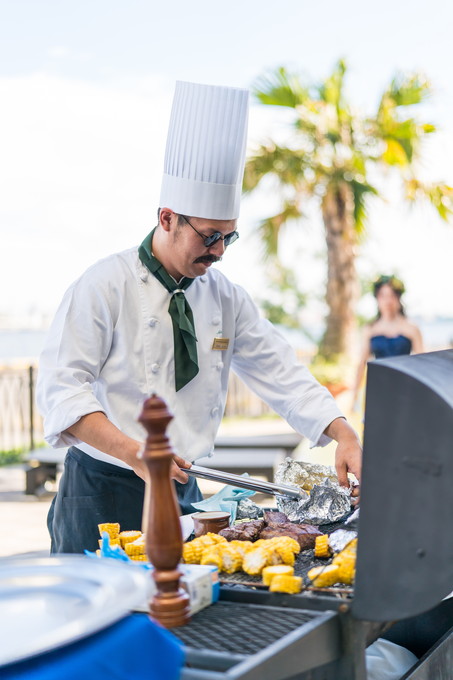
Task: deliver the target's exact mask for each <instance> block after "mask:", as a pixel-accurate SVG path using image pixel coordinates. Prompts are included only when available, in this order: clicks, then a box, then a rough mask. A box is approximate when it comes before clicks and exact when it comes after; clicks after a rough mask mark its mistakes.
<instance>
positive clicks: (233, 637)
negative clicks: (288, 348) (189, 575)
mask: <svg viewBox="0 0 453 680" xmlns="http://www.w3.org/2000/svg"><path fill="white" fill-rule="evenodd" d="M452 443H453V350H446V351H442V352H432V353H428V354H422V355H413V356H407V357H395V358H391V359H382V360H379V361H373V362H370V363H369V365H368V382H367V393H366V413H365V430H364V465H363V475H362V484H361V487H362V492H361V510H360V520H359V528H358V538H359V540H358V553H357V571H356V582H355V587H354V593H352V592H349V593H346V590H345V591H344V592H343V593H342V594H341V597H338V593H330V594H329V593H323V594H320V593H315V592H313V591H310V592H307V591H304V592H303V593H301V594H300V595H285V594H281V593H269V592H268V591H267V590H264V589H263V588H260V587H258V583H257V582H258V579H257V578H256V577H252V576H248V575H243V576H242V575H238V574H233V575H226V574H222V575H221V579H222V586H221V601H220V602H219V603H217V604H215V605H212V606H211V607H209V608H208V609H206V610H202V611H201V612H199V613H198V614H196V615H195V616H194V617H193V619H192V621H191V622H190V623H189V624H188V625H186V626H184V627H182V628H178V629H174V630H173V632H174V634H175V635H176V636H178V637H179V639H180V640H182V642H183V643H184V645H185V647H186V652H187V655H186V658H187V663H186V667H185V669H184V671H183V675H182V678H183V680H195V679H198V680H203V679H204V680H208V679H209V680H222V679H224V680H366V669H365V648H366V646H367V645H368V644H370V643H371V642H372V641H374V640H375V639H376V638H377V637H379V636H382V635H384V634H385V636H386V637H388V638H389V639H393V641H394V642H397V643H399V644H402V645H404V646H406V647H408V648H409V649H412V651H414V652H415V653H416V654H417V656H421V655H422V654H424V656H423V658H422V659H421V660H420V662H419V663H418V664H417V666H416V667H414V669H412V670H411V671H409V673H407V674H406V675H405V676H404V680H424V679H425V678H428V677H429V678H442V680H444V679H445V680H453V671H452V664H451V659H452V657H453V628H452V627H451V626H452V622H453V599H448V600H443V598H445V597H446V596H447V595H448V594H449V592H450V591H451V590H452V588H453V540H452V538H451V528H450V523H451V517H452V516H453V494H452V493H451V488H452V486H453V455H452ZM383 499H384V502H383ZM414 519H415V521H414ZM335 528H337V527H335ZM323 529H324V527H323ZM333 529H334V527H330V528H329V530H333ZM316 564H325V562H324V561H320V560H315V559H314V557H313V552H312V551H305V552H304V553H303V554H301V555H299V557H298V559H297V562H296V569H295V570H296V573H298V574H299V575H302V576H305V575H306V572H307V571H308V569H309V568H311V567H312V566H314V565H316ZM333 590H335V589H333ZM426 622H428V624H427V623H426ZM401 680H403V679H401Z"/></svg>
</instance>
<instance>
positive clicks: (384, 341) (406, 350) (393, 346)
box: [370, 335, 412, 359]
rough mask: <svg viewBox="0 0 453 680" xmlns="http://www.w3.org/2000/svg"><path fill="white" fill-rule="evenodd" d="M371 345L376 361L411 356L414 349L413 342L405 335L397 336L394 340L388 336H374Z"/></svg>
mask: <svg viewBox="0 0 453 680" xmlns="http://www.w3.org/2000/svg"><path fill="white" fill-rule="evenodd" d="M370 343H371V351H372V352H373V354H374V356H375V358H376V359H383V358H384V357H397V356H399V355H400V354H410V353H411V349H412V341H411V340H410V339H409V338H407V337H406V336H405V335H397V336H396V337H394V338H388V337H387V336H386V335H373V337H372V338H371V341H370Z"/></svg>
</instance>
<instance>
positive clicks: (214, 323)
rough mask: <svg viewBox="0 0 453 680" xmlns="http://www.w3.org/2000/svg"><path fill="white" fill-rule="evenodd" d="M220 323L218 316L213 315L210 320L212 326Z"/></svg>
mask: <svg viewBox="0 0 453 680" xmlns="http://www.w3.org/2000/svg"><path fill="white" fill-rule="evenodd" d="M219 323H220V316H215V317H214V318H213V320H212V325H213V326H218V325H219Z"/></svg>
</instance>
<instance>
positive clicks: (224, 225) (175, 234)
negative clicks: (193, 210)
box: [169, 213, 236, 280]
mask: <svg viewBox="0 0 453 680" xmlns="http://www.w3.org/2000/svg"><path fill="white" fill-rule="evenodd" d="M187 219H188V220H189V221H190V224H188V223H187V222H186V221H185V220H184V219H183V218H182V217H180V216H178V215H176V214H175V213H172V215H171V223H170V224H171V227H170V237H171V238H170V244H171V269H173V270H174V272H173V271H169V273H170V274H172V276H174V278H176V279H177V280H178V279H179V278H181V277H182V276H187V277H189V278H192V279H193V278H195V277H197V276H201V275H202V274H205V273H206V271H207V270H208V268H209V267H210V266H211V265H212V264H213V263H214V262H217V261H218V260H220V258H221V257H222V256H223V254H224V252H225V245H224V242H223V240H222V239H219V240H218V241H216V243H214V244H212V245H211V246H209V247H206V246H205V245H204V238H205V237H207V236H211V235H212V234H214V233H215V232H219V233H220V234H221V235H222V236H226V235H227V234H230V233H231V232H233V231H234V230H235V229H236V220H207V219H204V218H201V217H189V216H187ZM191 225H192V226H191ZM195 230H196V231H195ZM197 232H199V233H197ZM200 234H201V235H200Z"/></svg>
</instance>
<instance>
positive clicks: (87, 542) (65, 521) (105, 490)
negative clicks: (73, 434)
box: [47, 446, 203, 553]
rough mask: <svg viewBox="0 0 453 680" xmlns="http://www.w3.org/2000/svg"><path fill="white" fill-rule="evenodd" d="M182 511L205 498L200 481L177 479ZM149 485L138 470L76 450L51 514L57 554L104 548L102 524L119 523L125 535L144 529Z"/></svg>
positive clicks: (49, 520) (67, 463)
mask: <svg viewBox="0 0 453 680" xmlns="http://www.w3.org/2000/svg"><path fill="white" fill-rule="evenodd" d="M175 487H176V494H177V497H178V501H179V506H180V513H181V514H182V515H187V514H189V513H191V512H194V511H195V508H193V507H192V505H191V504H192V503H197V502H198V501H201V500H203V496H202V495H201V492H200V489H199V488H198V485H197V482H196V479H195V478H194V477H189V481H188V482H187V484H180V483H179V482H176V481H175ZM144 492H145V482H144V481H143V480H142V479H141V478H140V477H138V476H137V475H136V474H135V472H133V470H128V469H126V468H121V467H118V466H117V465H111V464H110V463H105V462H104V461H101V460H97V459H96V458H92V457H91V456H89V455H88V454H86V453H84V452H83V451H80V450H79V449H77V448H76V447H75V446H71V448H70V449H69V450H68V453H67V454H66V458H65V463H64V471H63V475H62V477H61V480H60V483H59V486H58V493H57V494H56V496H55V498H54V499H53V501H52V504H51V506H50V510H49V514H48V515H47V527H48V529H49V533H50V537H51V549H50V551H51V552H52V553H83V552H84V550H91V551H94V550H97V549H98V548H99V539H100V534H99V529H98V524H101V523H104V522H118V523H119V524H120V527H121V531H131V530H140V529H141V525H142V513H143V499H144Z"/></svg>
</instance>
